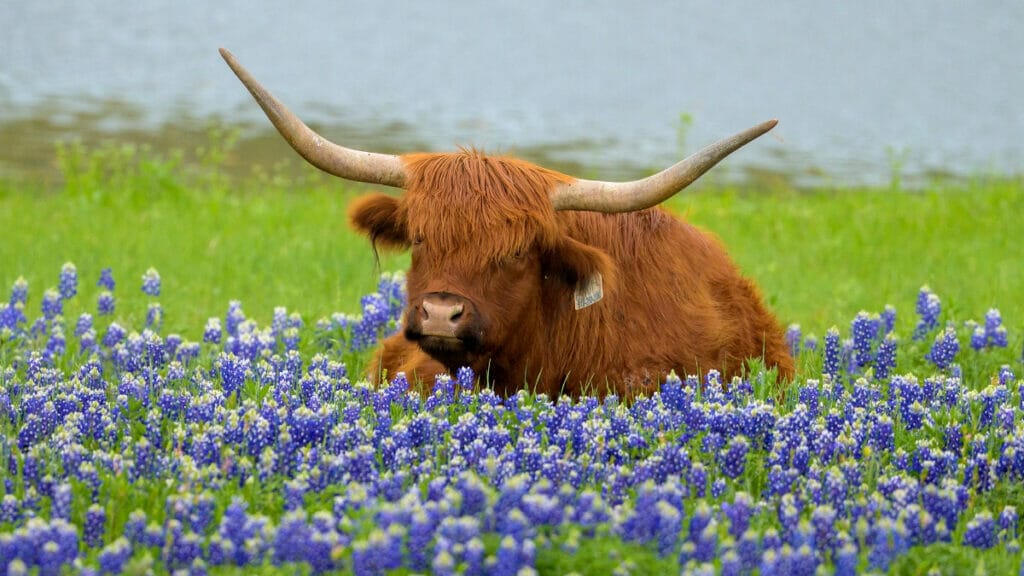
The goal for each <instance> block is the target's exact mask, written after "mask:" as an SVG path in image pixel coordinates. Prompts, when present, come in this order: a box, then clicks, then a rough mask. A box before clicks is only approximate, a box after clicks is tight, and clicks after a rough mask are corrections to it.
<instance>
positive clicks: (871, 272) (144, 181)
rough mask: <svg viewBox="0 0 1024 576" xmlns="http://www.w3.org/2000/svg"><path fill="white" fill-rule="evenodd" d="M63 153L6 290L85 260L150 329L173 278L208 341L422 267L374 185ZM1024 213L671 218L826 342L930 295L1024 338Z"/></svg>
mask: <svg viewBox="0 0 1024 576" xmlns="http://www.w3.org/2000/svg"><path fill="white" fill-rule="evenodd" d="M58 152H59V153H58V155H57V158H58V162H59V163H60V165H61V167H62V170H63V172H64V174H65V184H64V185H63V187H62V188H59V189H52V188H46V187H44V186H43V185H41V184H33V183H24V182H21V183H14V182H9V181H8V182H4V181H0V207H2V210H0V263H2V265H0V289H3V290H6V289H7V287H9V286H10V285H11V284H12V283H13V282H14V280H15V279H16V278H17V277H18V276H22V275H23V276H24V277H25V278H26V279H27V280H28V281H29V284H30V286H31V288H32V294H34V295H38V294H41V292H42V290H44V289H45V288H48V287H50V286H54V285H56V283H57V274H58V272H59V270H60V267H61V265H62V264H63V263H64V262H67V261H71V262H74V263H75V264H76V265H77V267H78V270H79V275H80V277H81V283H82V288H81V290H82V292H83V295H84V296H85V297H84V298H79V299H78V300H77V302H78V303H80V304H79V305H80V306H86V304H85V303H86V302H88V304H89V305H91V304H93V303H94V301H95V300H94V298H95V296H94V294H93V293H92V292H93V291H94V283H95V279H96V278H98V276H99V271H100V269H101V268H103V267H111V268H113V270H114V276H115V278H116V279H117V281H118V289H117V291H116V295H117V297H118V305H119V314H120V315H127V316H128V317H127V318H125V319H126V320H131V321H132V322H131V323H132V324H133V325H134V324H138V323H137V322H135V320H137V319H138V318H136V317H134V316H133V315H141V314H144V311H145V305H144V304H143V302H144V296H143V295H142V294H141V291H140V290H139V287H140V285H141V281H140V278H141V276H142V274H143V272H145V270H146V269H147V268H149V267H150V266H152V267H155V268H156V269H157V270H159V271H160V274H161V276H162V278H163V286H164V289H163V294H162V295H161V297H160V301H161V303H162V304H163V306H164V311H165V314H166V321H167V329H168V331H179V332H182V333H183V334H184V335H186V337H192V338H197V337H198V336H199V331H201V329H202V326H203V324H204V322H205V319H206V318H207V317H208V316H210V315H212V314H221V313H222V312H223V311H224V310H226V308H227V304H228V302H229V301H230V300H232V299H238V300H241V302H242V304H243V307H244V308H245V310H246V313H247V314H248V315H249V316H251V317H254V318H256V319H257V320H259V321H261V322H266V321H268V320H269V318H270V316H271V314H272V311H273V308H274V307H275V306H285V307H287V308H288V309H289V311H298V312H300V313H301V314H302V315H303V317H304V318H305V319H306V321H307V322H315V320H316V319H318V318H320V317H323V316H326V315H329V314H331V313H333V312H337V311H347V312H352V311H355V309H356V307H357V305H358V298H359V296H360V295H362V294H365V293H366V292H368V291H371V290H372V289H373V286H374V285H375V282H376V278H377V275H378V272H379V271H381V270H397V269H403V268H404V267H405V266H406V265H407V262H408V260H407V257H406V256H405V255H402V254H399V255H391V254H386V253H382V254H381V255H380V262H379V264H378V262H377V260H376V259H375V256H374V254H373V251H372V249H371V247H370V244H369V242H368V241H367V240H366V239H365V238H363V237H361V236H359V235H357V234H355V233H354V232H353V231H352V230H351V229H350V228H349V226H348V221H347V215H346V208H347V206H348V204H349V202H350V201H351V200H352V199H353V198H354V197H356V196H357V195H359V194H360V193H363V192H365V191H366V190H367V188H368V187H367V186H363V185H360V184H353V183H348V182H343V181H340V180H337V179H332V178H329V177H326V176H322V175H321V174H319V173H318V172H316V171H315V170H313V169H312V168H310V169H309V170H307V171H304V172H301V173H300V174H302V176H300V177H295V176H294V175H293V174H294V172H290V171H285V170H275V169H273V168H272V169H263V168H261V167H254V168H253V170H252V171H251V173H250V175H249V176H248V177H242V178H237V177H236V178H228V177H226V176H224V173H223V171H222V170H221V167H222V166H223V165H224V163H225V162H239V161H241V159H237V158H233V157H232V156H231V153H230V151H229V147H218V146H209V147H207V148H204V149H200V151H199V153H198V154H197V157H198V158H199V161H198V162H187V163H186V162H184V161H183V160H182V156H181V155H177V154H175V155H170V156H161V155H159V154H156V153H153V152H152V151H146V150H141V151H140V150H138V149H135V148H132V147H126V146H108V147H104V148H100V149H98V150H83V149H82V148H81V147H76V146H66V147H62V148H61V149H60V150H59V151H58ZM1021 206H1024V181H1021V180H1020V179H997V178H978V179H975V180H970V181H966V182H962V183H955V184H954V183H937V184H935V185H933V186H931V187H929V188H928V189H926V190H920V191H902V190H896V189H893V188H892V187H887V188H880V189H832V188H823V189H815V190H809V191H808V190H795V189H792V188H790V187H787V186H784V185H776V186H756V187H754V188H753V189H750V188H748V189H743V188H738V187H735V186H719V185H715V184H711V185H705V186H703V187H701V188H700V189H699V190H698V191H696V192H695V193H693V194H684V195H681V196H680V197H677V198H676V199H673V200H672V201H670V202H669V203H668V204H667V207H668V208H669V209H670V210H672V211H674V212H677V213H679V214H682V215H684V216H685V217H686V218H687V219H688V220H690V221H691V222H693V223H695V224H697V225H699V226H701V227H703V228H705V229H707V230H710V231H712V232H714V233H715V234H717V235H718V236H719V237H720V238H721V239H722V241H723V242H724V243H725V245H726V246H727V248H728V250H729V252H730V254H732V256H733V258H734V259H735V260H736V261H737V263H738V264H739V265H740V267H741V269H742V270H743V271H744V272H745V273H746V274H747V275H749V276H750V277H752V278H754V279H755V280H756V281H757V282H758V284H759V285H760V286H761V289H762V292H763V293H764V295H765V298H766V299H767V301H768V302H769V304H770V305H771V307H772V308H773V309H774V310H775V311H776V313H777V315H778V317H779V319H780V321H781V322H782V323H783V324H788V323H791V322H796V323H799V324H801V325H802V326H803V327H804V331H805V333H808V332H811V333H816V334H818V335H819V336H821V335H822V334H823V333H824V331H825V330H826V329H827V328H828V327H829V326H832V325H834V324H839V325H841V327H842V326H843V325H844V324H845V323H847V322H849V320H850V319H852V318H853V316H854V315H855V314H856V313H857V312H858V311H860V310H868V311H880V310H881V308H882V307H883V306H884V305H885V304H887V303H890V304H893V305H895V306H896V307H897V310H898V311H899V313H900V315H899V328H900V330H899V331H900V332H903V333H906V332H908V331H909V327H911V326H912V324H913V322H914V321H915V319H914V313H913V305H914V301H915V298H916V296H917V291H918V289H919V288H920V287H921V286H922V285H923V284H928V285H930V286H931V288H932V289H933V290H934V291H935V292H936V293H937V294H938V295H939V296H940V297H941V298H942V302H943V306H944V310H945V312H946V313H947V316H948V317H953V318H956V319H958V320H966V319H969V318H974V319H978V320H981V319H982V318H983V316H984V314H985V312H986V311H987V310H988V308H989V307H993V306H995V307H999V308H1000V309H1001V311H1002V313H1003V317H1004V320H1005V322H1006V323H1007V324H1008V327H1009V328H1010V330H1011V333H1012V332H1013V331H1019V329H1020V328H1021V327H1022V326H1024V299H1021V298H1018V297H1016V296H1015V294H1016V293H1017V292H1018V290H1019V286H1021V285H1024V264H1022V261H1021V259H1020V251H1019V250H1020V248H1019V240H1020V229H1019V226H1018V221H1019V212H1020V207H1021ZM378 266H379V267H378ZM29 305H30V307H31V306H37V305H38V300H36V301H30V303H29ZM79 311H80V310H77V309H72V310H69V311H66V313H65V315H66V316H69V317H74V316H72V315H71V313H76V312H79Z"/></svg>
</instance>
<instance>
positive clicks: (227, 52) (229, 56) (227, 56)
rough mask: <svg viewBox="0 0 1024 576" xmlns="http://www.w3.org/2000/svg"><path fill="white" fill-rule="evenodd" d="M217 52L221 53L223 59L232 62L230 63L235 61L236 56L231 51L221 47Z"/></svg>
mask: <svg viewBox="0 0 1024 576" xmlns="http://www.w3.org/2000/svg"><path fill="white" fill-rule="evenodd" d="M217 51H218V52H220V56H221V58H223V59H225V60H227V61H228V62H230V61H232V60H234V59H235V55H234V54H232V53H231V51H230V50H228V49H227V48H224V47H221V48H218V49H217Z"/></svg>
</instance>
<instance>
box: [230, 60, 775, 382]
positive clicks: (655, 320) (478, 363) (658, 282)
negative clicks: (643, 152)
mask: <svg viewBox="0 0 1024 576" xmlns="http://www.w3.org/2000/svg"><path fill="white" fill-rule="evenodd" d="M221 54H222V55H223V56H224V58H225V60H226V61H227V62H228V64H229V65H230V66H231V68H232V69H233V70H234V71H235V73H236V74H237V75H238V77H239V79H240V80H242V82H243V83H244V84H245V85H246V87H247V88H248V89H249V91H250V92H251V93H252V95H253V97H254V98H255V99H256V101H257V102H258V103H259V104H260V106H261V107H262V108H263V110H264V111H265V112H266V113H267V117H268V118H269V119H270V120H271V122H273V123H274V126H275V127H277V129H278V131H279V132H280V133H281V135H282V136H284V138H285V139H286V140H287V141H288V143H289V144H290V145H291V146H292V147H293V148H295V150H296V151H297V152H299V154H301V155H302V156H303V157H304V158H305V159H306V160H308V161H309V162H310V163H312V164H313V165H315V166H317V167H319V168H321V169H322V170H325V171H327V172H329V173H331V174H334V175H337V176H341V177H344V178H349V179H352V180H358V181H361V182H372V183H377V184H383V185H387V186H393V187H397V188H402V189H404V190H405V192H404V194H402V195H401V196H397V197H396V196H389V195H384V194H375V195H370V196H365V197H362V198H360V199H358V200H357V201H356V202H355V203H354V204H353V206H352V209H351V212H350V215H351V219H352V223H353V224H354V225H355V227H356V228H358V229H359V230H361V231H363V232H364V233H366V234H367V235H368V236H369V237H370V238H371V240H372V241H373V242H374V244H375V245H377V246H381V247H384V248H394V249H401V250H406V249H408V250H411V252H412V265H411V268H410V270H409V273H408V275H407V280H408V292H409V305H408V308H407V310H406V314H405V328H404V331H403V332H402V333H401V334H398V335H395V336H393V337H391V338H389V339H387V340H386V341H385V342H384V343H383V345H382V346H381V348H380V350H379V351H378V352H377V355H376V362H375V363H374V364H373V368H372V369H373V370H374V371H375V372H376V371H377V370H380V369H383V370H385V371H386V372H387V373H388V374H389V375H393V374H395V373H397V372H401V371H404V372H408V373H410V374H411V375H413V376H414V377H415V378H418V379H420V380H421V381H426V382H427V383H429V382H432V381H433V377H434V376H435V375H436V374H437V373H439V372H443V371H449V372H451V371H454V370H456V369H457V368H460V367H462V366H469V367H471V368H473V369H474V370H475V371H476V373H477V374H479V375H480V376H482V377H484V378H486V379H487V381H488V383H491V384H493V385H494V386H495V387H497V388H498V389H500V390H501V391H503V392H506V393H508V392H512V391H514V390H518V389H521V388H531V389H535V390H537V391H540V392H545V393H547V394H549V395H556V394H559V393H562V392H565V393H569V394H573V395H578V394H581V393H595V394H605V393H608V392H615V393H617V394H620V395H624V396H632V395H635V394H636V393H640V392H649V391H651V390H652V389H654V388H655V387H656V386H657V384H658V382H659V381H660V380H661V379H662V378H664V376H665V375H666V374H667V373H668V372H669V371H671V370H675V371H676V372H677V373H679V374H686V375H689V374H702V373H705V372H706V371H708V370H710V369H716V370H719V371H720V372H722V373H723V374H724V375H725V376H727V377H728V376H731V375H735V374H737V373H739V372H740V371H741V370H742V368H743V363H744V361H745V360H746V359H748V358H756V357H762V358H764V360H765V363H766V364H767V365H768V366H772V367H777V368H778V370H779V373H780V375H781V376H783V377H784V378H789V377H791V376H792V375H793V360H792V358H791V357H790V356H789V354H788V352H787V350H786V347H785V346H784V344H783V334H782V330H781V328H780V327H779V325H778V323H777V322H776V321H775V319H774V318H773V317H772V315H771V313H770V312H768V310H767V309H766V308H765V307H764V305H763V304H762V302H761V298H760V296H759V295H758V292H757V289H756V288H755V287H754V286H753V284H751V283H750V282H749V281H747V280H746V279H744V278H743V277H742V276H741V275H740V274H739V271H738V270H737V269H736V266H735V265H734V264H733V263H732V261H731V260H730V259H729V257H728V255H727V254H726V253H725V251H724V250H723V249H722V247H721V246H720V245H719V243H718V241H717V240H716V239H715V238H714V237H712V236H711V235H709V234H707V233H705V232H702V231H700V230H697V229H696V228H694V227H693V226H691V225H689V224H686V223H684V222H682V221H680V220H677V219H675V218H673V217H672V216H670V215H669V214H668V213H666V212H664V211H663V210H661V209H660V208H657V207H656V206H657V205H658V204H659V203H660V202H662V201H663V200H665V199H666V198H669V197H670V196H672V195H673V194H676V193H677V192H679V191H680V190H681V189H683V188H685V187H686V186H687V185H689V184H690V183H692V182H693V181H694V180H696V179H697V178H699V177H700V175H701V174H703V173H704V172H705V171H707V170H708V169H710V168H711V167H712V166H714V165H715V164H716V163H717V162H719V161H720V160H721V159H723V158H725V157H726V156H727V155H728V154H730V153H732V152H733V151H734V150H736V149H738V148H739V147H741V146H743V145H745V144H746V143H748V142H750V141H752V140H753V139H755V138H757V137H758V136H760V135H762V134H764V133H765V132H767V131H768V130H771V129H772V127H774V126H775V124H776V122H775V121H774V120H770V121H768V122H763V123H761V124H759V125H757V126H754V127H752V128H749V129H747V130H744V131H742V132H739V133H737V134H735V135H733V136H731V137H729V138H726V139H723V140H720V141H718V142H716V143H714V144H711V145H709V146H706V147H705V148H703V149H701V150H700V151H698V152H697V153H695V154H693V155H691V156H690V157H689V158H686V159H685V160H683V161H681V162H679V163H677V164H675V165H673V166H671V167H669V168H667V169H665V170H662V171H661V172H658V173H657V174H654V175H651V176H649V177H648V178H644V179H642V180H637V181H634V182H600V181H592V180H577V179H575V178H572V177H570V176H566V175H564V174H559V173H557V172H553V171H551V170H546V169H544V168H541V167H538V166H535V165H533V164H530V163H528V162H523V161H521V160H516V159H513V158H498V157H489V156H486V155H483V154H480V153H478V152H475V151H472V150H469V151H465V150H464V151H462V152H457V153H453V154H411V155H405V156H393V155H388V154H377V153H372V152H362V151H359V150H352V149H350V148H345V147H343V146H339V145H337V144H334V143H332V142H329V141H327V140H325V139H324V138H322V137H321V136H319V135H318V134H316V133H315V132H313V131H312V130H311V129H310V128H309V127H308V126H306V125H305V124H304V123H302V121H301V120H299V119H298V117H296V116H295V115H294V114H292V113H291V112H290V111H289V110H288V109H287V108H286V107H285V106H284V105H283V104H281V103H280V102H279V101H278V100H277V99H276V98H274V97H273V96H272V95H271V94H270V93H269V92H267V91H266V89H264V88H263V87H262V86H261V85H260V84H259V83H258V82H256V80H255V79H254V78H252V76H251V75H250V74H249V73H248V71H246V70H245V68H243V67H242V66H241V65H240V64H239V63H238V62H237V61H236V60H235V59H234V57H233V56H232V55H231V54H230V53H229V52H227V51H226V50H223V49H222V50H221ZM597 280H600V285H601V286H602V287H603V289H601V290H598V289H595V288H594V287H595V286H597V285H598V282H597ZM378 374H379V373H378ZM375 375H376V374H375Z"/></svg>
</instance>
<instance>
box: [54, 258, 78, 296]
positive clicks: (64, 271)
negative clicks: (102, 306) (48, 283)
mask: <svg viewBox="0 0 1024 576" xmlns="http://www.w3.org/2000/svg"><path fill="white" fill-rule="evenodd" d="M58 290H59V291H60V297H61V299H62V300H69V299H71V298H74V296H75V294H78V269H77V268H75V265H74V264H72V263H71V262H66V263H65V264H64V266H63V267H61V269H60V281H59V283H58Z"/></svg>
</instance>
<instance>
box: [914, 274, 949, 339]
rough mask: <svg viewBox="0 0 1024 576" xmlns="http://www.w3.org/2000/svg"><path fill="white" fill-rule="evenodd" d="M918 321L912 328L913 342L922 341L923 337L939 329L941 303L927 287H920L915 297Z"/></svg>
mask: <svg viewBox="0 0 1024 576" xmlns="http://www.w3.org/2000/svg"><path fill="white" fill-rule="evenodd" d="M915 311H916V312H917V314H918V316H920V319H919V320H918V322H917V327H916V328H914V335H913V338H914V340H923V339H924V337H925V335H927V334H928V333H929V332H931V331H933V330H935V329H936V328H938V327H939V314H941V313H942V302H941V301H940V300H939V297H938V296H936V295H935V294H934V293H933V292H932V291H931V289H930V288H928V286H922V287H921V291H920V292H919V293H918V295H917V305H916V306H915Z"/></svg>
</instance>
